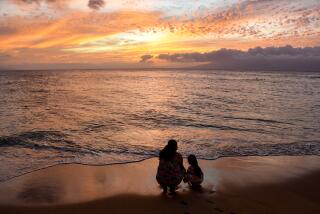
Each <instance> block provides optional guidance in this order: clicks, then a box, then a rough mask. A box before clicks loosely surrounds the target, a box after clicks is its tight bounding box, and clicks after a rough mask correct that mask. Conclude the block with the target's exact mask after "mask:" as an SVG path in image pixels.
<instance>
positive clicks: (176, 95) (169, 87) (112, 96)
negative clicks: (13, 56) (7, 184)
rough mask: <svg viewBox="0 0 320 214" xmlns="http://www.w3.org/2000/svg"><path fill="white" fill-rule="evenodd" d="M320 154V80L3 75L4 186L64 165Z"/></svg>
mask: <svg viewBox="0 0 320 214" xmlns="http://www.w3.org/2000/svg"><path fill="white" fill-rule="evenodd" d="M169 139H176V140H177V141H178V146H179V151H180V152H181V153H182V154H183V155H184V156H187V155H188V154H191V153H192V154H195V155H197V156H198V157H199V158H204V159H216V158H218V157H224V156H247V155H258V156H260V155H261V156H262V155H263V156H264V155H319V154H320V73H295V72H254V71H250V72H240V71H222V70H221V71H204V70H193V71H183V70H143V71H128V70H122V71H120V70H113V71H111V70H65V71H0V181H4V180H7V179H9V178H12V177H14V176H18V175H21V174H23V173H26V172H30V171H33V170H36V169H39V168H43V167H47V166H51V165H55V164H59V163H83V164H94V165H103V164H111V163H122V162H130V161H138V160H142V159H146V158H149V157H155V156H157V155H158V153H159V150H160V149H161V148H163V147H164V146H165V144H166V142H167V141H168V140H169Z"/></svg>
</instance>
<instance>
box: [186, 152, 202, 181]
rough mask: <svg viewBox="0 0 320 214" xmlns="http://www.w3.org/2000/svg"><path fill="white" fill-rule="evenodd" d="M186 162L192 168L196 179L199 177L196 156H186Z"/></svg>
mask: <svg viewBox="0 0 320 214" xmlns="http://www.w3.org/2000/svg"><path fill="white" fill-rule="evenodd" d="M188 162H189V164H190V165H191V166H193V168H194V173H195V175H196V176H198V177H201V175H202V170H201V168H200V167H199V165H198V160H197V158H196V156H195V155H189V156H188Z"/></svg>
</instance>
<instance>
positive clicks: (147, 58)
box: [140, 54, 153, 63]
mask: <svg viewBox="0 0 320 214" xmlns="http://www.w3.org/2000/svg"><path fill="white" fill-rule="evenodd" d="M140 58H141V60H140V63H152V61H150V59H152V58H153V55H150V54H146V55H143V56H141V57H140Z"/></svg>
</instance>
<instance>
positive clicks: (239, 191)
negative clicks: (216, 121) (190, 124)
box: [0, 156, 320, 214]
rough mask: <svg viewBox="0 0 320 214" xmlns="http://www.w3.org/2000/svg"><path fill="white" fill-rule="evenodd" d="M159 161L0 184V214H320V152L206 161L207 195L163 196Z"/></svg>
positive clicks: (73, 169) (70, 168)
mask: <svg viewBox="0 0 320 214" xmlns="http://www.w3.org/2000/svg"><path fill="white" fill-rule="evenodd" d="M157 163H158V160H157V159H155V158H153V159H149V160H145V161H142V162H138V163H130V164H118V165H110V166H100V167H97V166H84V165H77V164H64V165H57V166H54V167H49V168H46V169H43V170H39V171H36V172H33V173H29V174H26V175H23V176H21V177H17V178H14V179H12V180H10V181H7V182H3V183H0V213H1V214H10V213H32V214H37V213H49V214H50V213H62V214H63V213H92V214H95V213H104V214H106V213H151V214H156V213H182V214H187V213H189V214H193V213H194V214H197V213H229V214H231V213H320V157H318V156H301V157H285V156H279V157H241V158H221V159H219V160H215V161H200V165H201V167H202V168H203V171H204V173H205V182H204V184H203V190H202V192H197V191H192V190H190V189H189V187H188V186H187V185H186V184H182V185H181V186H180V187H179V189H178V190H177V195H175V196H168V195H165V194H162V191H161V189H160V188H159V187H158V185H157V183H156V181H155V173H156V168H157Z"/></svg>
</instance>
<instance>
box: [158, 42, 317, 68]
mask: <svg viewBox="0 0 320 214" xmlns="http://www.w3.org/2000/svg"><path fill="white" fill-rule="evenodd" d="M157 58H158V59H160V60H165V61H170V62H180V63H188V62H197V63H207V64H204V65H200V66H197V67H196V68H201V69H232V70H234V69H238V70H290V71H320V46H319V47H305V48H294V47H292V46H290V45H287V46H283V47H267V48H261V47H256V48H252V49H249V50H247V51H241V50H235V49H220V50H217V51H211V52H206V53H199V52H193V53H182V54H160V55H158V56H157Z"/></svg>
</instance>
